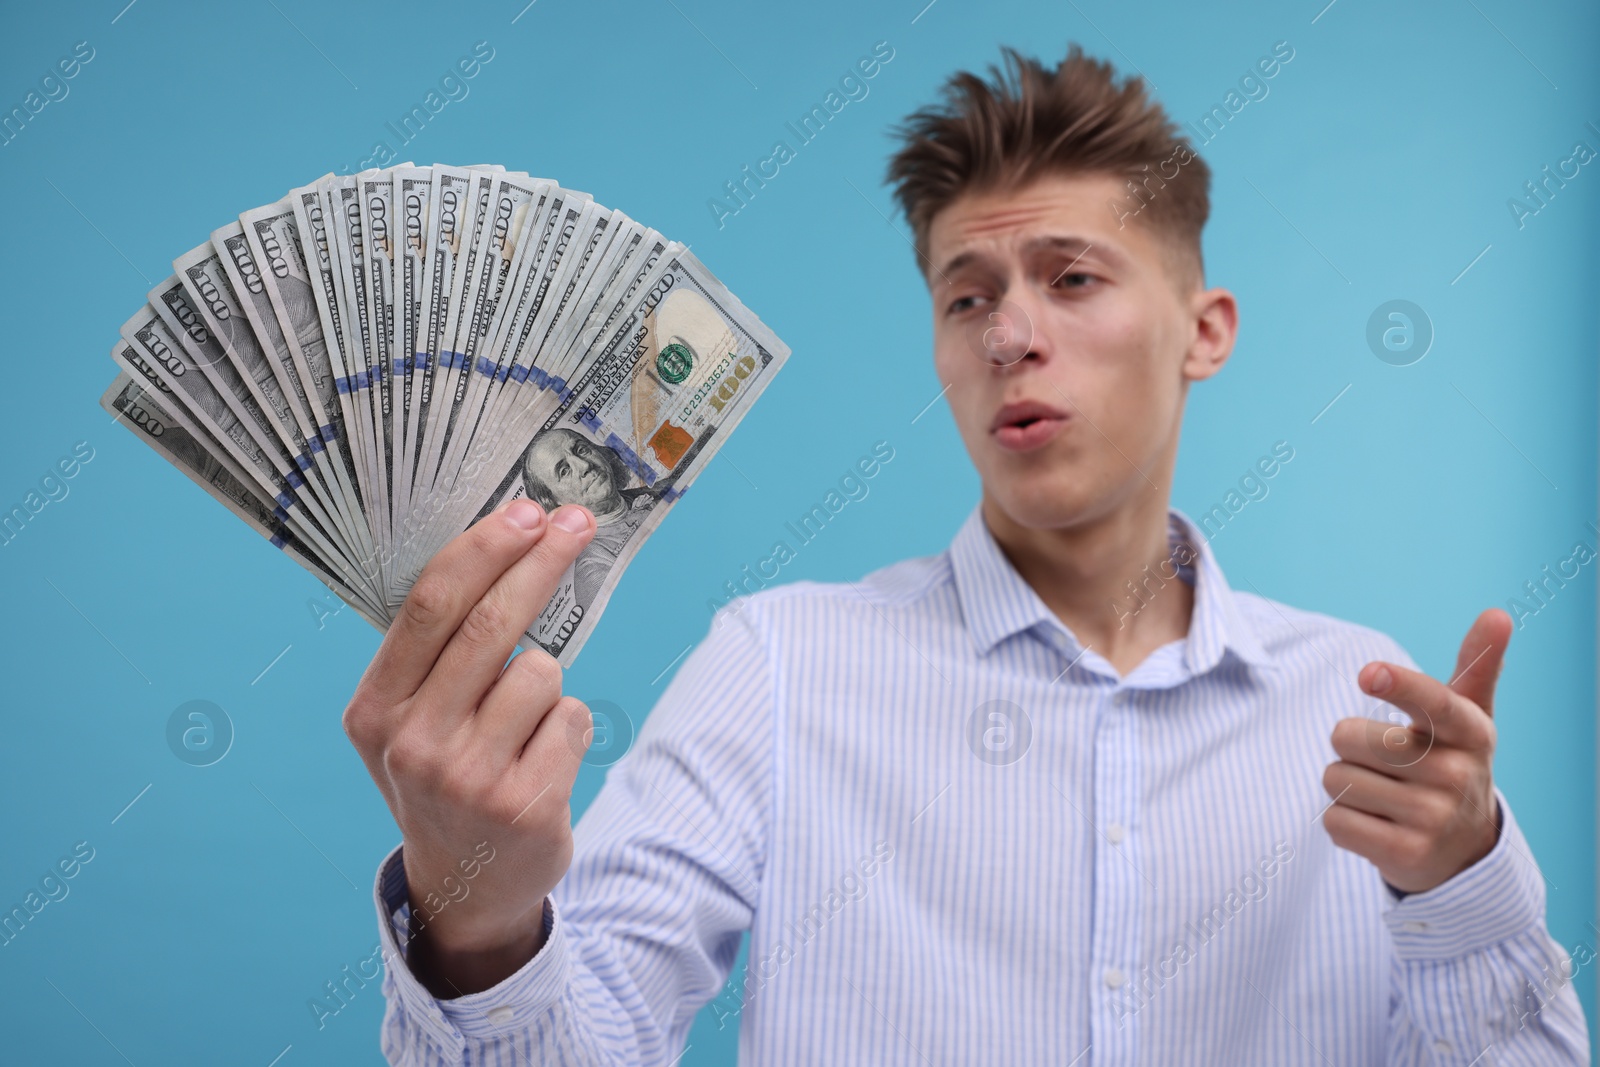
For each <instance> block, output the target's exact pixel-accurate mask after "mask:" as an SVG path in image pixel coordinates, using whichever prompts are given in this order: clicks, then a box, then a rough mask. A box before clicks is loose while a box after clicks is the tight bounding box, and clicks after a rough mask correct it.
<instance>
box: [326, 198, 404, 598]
mask: <svg viewBox="0 0 1600 1067" xmlns="http://www.w3.org/2000/svg"><path fill="white" fill-rule="evenodd" d="M361 178H362V175H355V176H352V177H336V178H334V179H333V180H332V181H331V182H329V184H328V186H327V189H326V193H327V196H328V198H329V201H330V205H331V208H332V210H331V211H330V218H332V219H333V220H334V225H333V226H332V227H331V229H330V230H329V234H330V238H331V240H330V242H329V244H330V247H331V248H332V250H333V255H334V259H335V261H336V262H337V263H338V264H339V268H340V269H339V270H338V275H339V280H340V282H341V284H342V286H343V288H344V291H345V307H346V308H347V309H349V314H348V315H347V316H345V318H344V320H343V325H344V351H345V357H346V360H347V361H348V363H349V364H350V367H351V371H352V376H351V380H350V392H351V395H352V396H353V397H354V398H355V400H356V402H357V406H358V407H360V408H362V409H363V418H364V419H365V420H366V423H367V425H368V427H370V436H369V438H368V441H367V447H369V448H371V449H372V456H371V458H370V459H369V460H368V463H369V465H370V466H371V468H372V484H371V486H370V487H369V488H370V489H371V492H372V496H371V498H369V499H368V501H367V514H368V517H369V518H371V519H372V521H373V537H374V540H376V541H377V542H378V545H379V547H380V550H381V553H382V556H383V558H382V559H380V561H379V562H380V567H379V570H380V571H381V572H382V573H384V574H387V571H388V568H387V566H385V565H384V564H385V563H386V562H387V559H388V556H389V551H390V547H389V546H390V545H391V543H392V541H391V536H390V534H391V527H390V520H391V512H390V509H389V474H388V469H387V467H386V466H385V464H384V454H383V447H384V439H385V428H384V425H383V416H382V413H381V411H380V402H379V400H378V385H379V379H380V378H382V377H384V376H385V374H386V372H387V370H388V368H387V367H385V366H384V365H383V363H381V362H378V361H377V359H376V357H377V353H375V352H374V351H373V350H372V348H371V346H370V345H369V344H368V338H370V337H371V336H372V329H373V327H372V317H373V316H374V315H376V314H379V311H378V309H376V308H374V307H373V306H372V303H371V302H370V301H369V299H368V297H369V295H370V293H371V288H370V286H369V284H368V279H367V269H368V263H367V257H366V241H365V238H364V235H363V232H362V227H363V218H362V209H361ZM384 584H387V581H386V580H385V582H384Z"/></svg>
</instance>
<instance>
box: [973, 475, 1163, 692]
mask: <svg viewBox="0 0 1600 1067" xmlns="http://www.w3.org/2000/svg"><path fill="white" fill-rule="evenodd" d="M983 517H984V521H985V522H986V523H987V525H988V527H989V531H990V533H992V534H993V535H994V539H995V541H996V542H997V543H998V544H999V545H1000V548H1001V550H1002V551H1004V552H1005V554H1006V557H1007V558H1008V559H1009V560H1010V561H1011V565H1012V566H1013V567H1015V568H1016V569H1017V573H1018V574H1020V575H1021V576H1022V578H1023V580H1024V581H1026V582H1027V583H1028V584H1029V585H1030V586H1032V587H1033V590H1034V592H1036V593H1038V594H1039V599H1041V600H1043V601H1044V603H1045V606H1046V607H1048V608H1049V609H1050V610H1051V611H1052V612H1053V613H1054V614H1055V616H1056V618H1058V619H1060V620H1061V622H1062V623H1063V624H1064V625H1065V626H1066V627H1067V628H1068V629H1069V630H1071V631H1072V632H1073V634H1075V635H1076V636H1077V638H1078V640H1079V641H1080V642H1081V643H1082V644H1083V645H1084V646H1085V647H1087V648H1090V649H1093V650H1094V651H1095V652H1096V653H1097V654H1098V655H1100V656H1102V657H1103V658H1104V659H1105V660H1106V661H1107V662H1108V663H1110V664H1111V665H1112V666H1113V667H1114V668H1116V671H1117V673H1118V674H1120V675H1122V676H1124V677H1126V676H1127V675H1128V674H1129V673H1130V672H1132V671H1133V669H1134V668H1135V667H1137V666H1138V665H1139V664H1140V663H1142V662H1143V661H1144V659H1145V657H1146V656H1148V655H1149V654H1150V653H1151V652H1154V651H1155V650H1156V649H1158V648H1160V647H1161V646H1162V645H1165V644H1168V643H1170V642H1172V641H1176V640H1178V639H1179V638H1181V637H1184V636H1185V635H1187V634H1188V632H1189V618H1190V614H1191V612H1192V611H1193V609H1194V589H1193V588H1192V587H1191V586H1190V585H1189V584H1188V583H1187V582H1185V581H1184V580H1183V579H1182V578H1180V577H1175V576H1174V573H1175V566H1176V564H1177V563H1181V562H1183V560H1182V558H1181V557H1180V558H1179V559H1177V560H1174V559H1173V553H1172V549H1171V547H1170V546H1169V544H1168V540H1167V504H1166V500H1165V498H1164V496H1162V497H1157V496H1156V495H1155V494H1152V495H1151V499H1149V500H1148V501H1143V502H1141V503H1139V504H1137V505H1136V506H1134V507H1132V508H1128V509H1123V510H1121V511H1118V512H1116V513H1114V514H1111V515H1108V516H1106V517H1105V518H1104V519H1101V520H1097V521H1095V522H1092V523H1087V524H1083V525H1079V526H1074V527H1071V528H1069V529H1051V530H1041V529H1030V528H1028V527H1024V526H1020V525H1018V524H1017V523H1016V522H1014V521H1013V520H1011V518H1010V517H1009V516H1007V515H1006V514H1005V513H1004V512H1003V511H1002V510H1001V509H1000V508H999V506H998V505H997V504H996V503H995V502H994V501H993V500H992V499H990V498H989V497H988V495H987V494H986V495H985V496H984V499H983ZM1130 583H1131V585H1130Z"/></svg>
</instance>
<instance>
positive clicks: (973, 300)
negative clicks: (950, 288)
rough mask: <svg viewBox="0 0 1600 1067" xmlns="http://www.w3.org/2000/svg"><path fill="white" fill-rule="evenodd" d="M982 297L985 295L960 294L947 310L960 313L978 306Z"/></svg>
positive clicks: (955, 313) (956, 313)
mask: <svg viewBox="0 0 1600 1067" xmlns="http://www.w3.org/2000/svg"><path fill="white" fill-rule="evenodd" d="M982 299H983V297H981V296H958V297H956V299H954V300H952V301H950V306H949V308H947V309H946V310H947V311H949V312H950V313H951V314H953V315H959V314H960V313H961V312H963V311H967V310H969V309H970V308H974V307H977V305H978V301H980V300H982Z"/></svg>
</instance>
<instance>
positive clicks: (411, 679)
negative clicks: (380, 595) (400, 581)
mask: <svg viewBox="0 0 1600 1067" xmlns="http://www.w3.org/2000/svg"><path fill="white" fill-rule="evenodd" d="M546 526H547V523H546V521H545V514H544V509H543V508H541V507H539V505H538V504H535V503H534V502H533V501H531V500H513V501H512V502H511V503H509V504H507V505H505V506H504V507H502V508H500V509H499V510H498V511H496V512H494V513H493V514H491V515H488V516H485V517H484V518H483V519H482V520H480V521H479V522H477V523H474V524H473V525H472V526H471V527H470V528H468V529H467V530H466V531H465V532H464V533H461V534H457V535H456V536H455V537H454V538H452V539H451V540H450V542H449V543H447V544H446V545H445V546H444V547H443V548H442V549H440V550H439V551H438V552H437V553H435V554H434V556H433V558H432V559H430V560H429V561H428V563H427V566H425V567H423V569H422V573H421V574H419V575H418V576H417V580H416V582H415V584H413V585H412V587H411V591H410V593H408V594H407V596H406V599H405V601H404V603H402V604H401V605H400V612H399V614H398V615H397V616H396V617H395V620H394V623H393V624H392V625H390V627H389V631H388V633H386V634H385V635H384V638H383V643H382V644H381V645H380V646H379V647H378V652H377V654H376V655H374V656H373V657H372V662H371V663H370V664H369V665H368V667H367V671H366V673H365V674H364V675H362V677H361V685H362V686H363V687H365V688H366V689H367V690H368V691H369V692H371V694H372V695H373V697H374V698H375V699H376V700H377V701H378V702H379V704H380V705H382V706H391V705H394V704H398V703H400V702H401V701H403V700H406V699H409V698H410V697H411V695H412V694H413V693H415V692H416V691H417V690H418V689H420V688H421V687H422V683H423V681H424V680H426V679H427V677H428V674H429V672H431V671H432V670H433V665H434V664H435V663H436V662H437V661H438V659H439V655H440V653H441V652H443V651H444V647H445V645H446V644H447V643H448V642H449V640H450V637H451V635H452V634H454V633H455V632H456V628H457V627H459V626H460V625H461V620H462V619H464V618H466V616H467V612H469V611H470V610H472V606H473V605H474V604H476V603H477V602H478V601H479V600H480V599H481V598H482V597H483V594H484V593H485V592H487V591H488V589H489V587H490V586H492V585H493V584H494V583H495V581H496V580H498V579H499V577H500V576H501V575H502V574H504V573H505V572H506V570H507V569H508V568H510V567H511V565H512V564H514V563H515V562H516V561H517V560H519V559H521V558H522V557H523V556H524V555H526V554H527V552H528V550H529V549H530V548H532V547H533V546H534V545H536V544H538V542H539V540H540V538H541V537H543V535H544V532H545V529H546Z"/></svg>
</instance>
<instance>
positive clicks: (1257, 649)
mask: <svg viewBox="0 0 1600 1067" xmlns="http://www.w3.org/2000/svg"><path fill="white" fill-rule="evenodd" d="M1167 531H1168V539H1169V543H1171V544H1173V545H1174V546H1176V545H1177V544H1179V543H1181V542H1187V543H1188V544H1189V546H1190V547H1191V549H1192V553H1191V555H1190V558H1192V560H1193V562H1192V564H1191V565H1192V566H1193V568H1194V573H1193V577H1194V579H1195V597H1194V611H1193V614H1192V616H1191V617H1190V620H1189V634H1188V639H1187V641H1186V642H1185V647H1184V664H1185V666H1186V667H1187V668H1188V670H1189V673H1190V674H1191V675H1200V674H1203V673H1205V672H1206V671H1209V670H1211V668H1213V667H1215V666H1216V665H1217V664H1218V663H1219V662H1221V660H1222V656H1223V653H1224V652H1225V651H1227V650H1232V652H1233V653H1234V654H1235V655H1236V656H1238V657H1239V658H1240V659H1241V660H1243V661H1244V662H1246V663H1248V664H1250V665H1251V666H1255V667H1264V666H1269V665H1270V663H1271V660H1270V658H1269V657H1268V655H1267V653H1266V650H1265V649H1264V648H1263V647H1262V645H1261V640H1260V637H1259V636H1258V635H1257V634H1256V632H1255V629H1254V628H1253V627H1252V626H1251V625H1250V623H1249V621H1248V620H1247V619H1245V617H1244V615H1243V614H1242V613H1241V612H1240V610H1239V604H1238V601H1237V599H1236V598H1235V596H1234V594H1233V590H1232V589H1230V588H1229V587H1228V583H1227V580H1226V579H1225V578H1223V576H1222V567H1221V566H1220V565H1219V564H1218V563H1217V560H1216V557H1215V555H1213V554H1212V551H1211V546H1210V545H1209V544H1208V543H1207V542H1206V539H1205V538H1204V537H1203V536H1200V534H1199V532H1198V531H1197V529H1196V528H1195V525H1194V523H1193V521H1192V520H1190V518H1189V517H1188V516H1187V515H1185V514H1184V513H1183V512H1181V511H1179V510H1178V509H1176V508H1169V509H1168V510H1167ZM949 555H950V563H951V567H952V570H953V571H954V574H955V584H956V595H957V597H958V598H959V600H960V602H961V611H962V615H963V616H964V618H965V619H966V623H967V630H968V632H969V633H970V634H971V635H972V641H973V645H974V647H975V648H976V650H977V652H978V654H979V655H980V656H982V655H987V654H988V653H989V652H990V650H992V649H993V648H994V647H995V646H996V645H998V644H999V643H1000V642H1001V641H1003V640H1005V639H1006V638H1007V637H1010V636H1011V635H1012V634H1016V633H1021V632H1023V631H1026V630H1029V629H1032V628H1034V627H1036V626H1044V627H1047V628H1054V629H1056V630H1058V631H1060V632H1061V633H1063V634H1065V635H1066V637H1067V638H1068V642H1069V644H1070V645H1071V646H1072V648H1071V652H1072V654H1077V653H1078V652H1081V650H1082V648H1083V645H1082V643H1081V642H1080V641H1079V640H1078V639H1077V636H1076V635H1075V634H1073V633H1072V631H1071V630H1069V629H1067V627H1065V626H1064V625H1062V623H1061V621H1060V620H1059V619H1057V618H1056V616H1055V613H1054V612H1052V611H1051V610H1050V609H1049V608H1048V607H1047V606H1045V603H1044V601H1043V600H1041V599H1040V598H1039V594H1038V593H1036V592H1034V590H1033V587H1032V586H1030V585H1029V584H1028V583H1027V582H1026V581H1024V580H1023V578H1022V576H1021V575H1020V574H1018V573H1017V570H1016V568H1015V567H1013V566H1012V565H1011V561H1010V560H1009V559H1007V558H1006V556H1005V553H1004V552H1003V551H1001V549H1000V546H999V544H998V543H997V542H996V541H995V539H994V535H993V534H992V533H990V532H989V527H988V524H987V523H985V522H984V520H983V507H982V505H981V504H980V505H978V506H976V507H974V508H973V509H972V513H971V514H970V515H968V516H967V519H966V522H964V523H963V524H962V526H961V529H960V530H958V531H957V532H956V536H955V538H954V540H952V541H951V543H950V549H949ZM1184 558H1185V557H1184V556H1183V555H1178V554H1175V559H1176V560H1182V559H1184ZM1167 580H1168V581H1181V580H1182V578H1181V577H1173V578H1169V579H1167ZM1125 606H1131V601H1130V602H1129V604H1128V605H1125Z"/></svg>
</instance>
